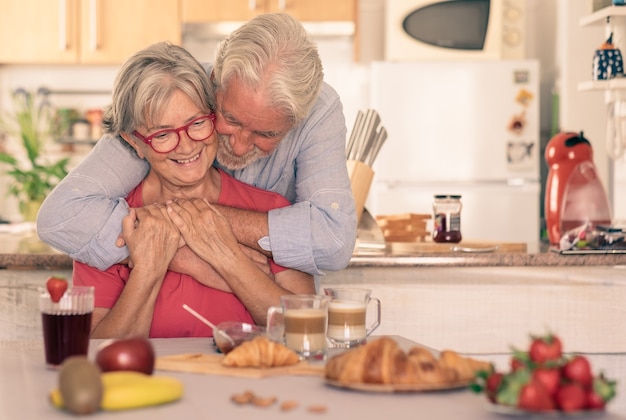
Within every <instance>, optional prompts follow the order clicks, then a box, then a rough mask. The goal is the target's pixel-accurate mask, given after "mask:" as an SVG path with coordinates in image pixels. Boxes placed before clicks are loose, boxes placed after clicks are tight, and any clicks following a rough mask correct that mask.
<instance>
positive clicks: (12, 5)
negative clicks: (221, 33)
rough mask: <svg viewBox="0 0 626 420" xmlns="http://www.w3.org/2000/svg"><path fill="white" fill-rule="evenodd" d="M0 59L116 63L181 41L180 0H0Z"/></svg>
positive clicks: (32, 61)
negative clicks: (159, 44) (152, 46)
mask: <svg viewBox="0 0 626 420" xmlns="http://www.w3.org/2000/svg"><path fill="white" fill-rule="evenodd" d="M0 10H2V13H1V14H0V63H14V64H76V63H80V64H119V63H122V62H123V61H124V60H125V59H126V58H128V57H129V56H130V55H131V54H133V53H134V52H136V51H137V50H139V49H141V48H143V47H146V46H148V45H149V44H152V43H154V42H157V41H163V40H168V41H171V42H173V43H175V44H180V43H181V37H182V26H181V20H180V7H179V0H131V1H129V0H46V1H41V0H20V1H15V0H0Z"/></svg>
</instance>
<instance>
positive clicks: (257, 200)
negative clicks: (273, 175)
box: [218, 169, 291, 211]
mask: <svg viewBox="0 0 626 420" xmlns="http://www.w3.org/2000/svg"><path fill="white" fill-rule="evenodd" d="M219 171H220V175H221V178H222V189H221V191H220V197H219V200H218V204H222V205H225V206H231V207H238V208H244V209H249V210H258V211H268V210H271V209H275V208H279V207H286V206H288V205H290V204H291V203H289V201H288V200H287V199H286V198H285V197H283V196H282V195H280V194H278V193H275V192H273V191H267V190H263V189H261V188H257V187H255V186H252V185H249V184H246V183H245V182H241V181H239V180H237V179H235V178H233V177H232V176H230V175H228V174H227V173H226V172H224V171H223V170H221V169H219Z"/></svg>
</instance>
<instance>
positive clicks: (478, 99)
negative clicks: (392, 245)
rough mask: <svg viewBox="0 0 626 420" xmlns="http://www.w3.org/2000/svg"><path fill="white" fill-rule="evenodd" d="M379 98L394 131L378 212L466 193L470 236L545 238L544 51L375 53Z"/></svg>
mask: <svg viewBox="0 0 626 420" xmlns="http://www.w3.org/2000/svg"><path fill="white" fill-rule="evenodd" d="M370 99H371V103H370V106H371V108H373V109H375V110H377V111H378V113H379V114H380V117H381V124H382V125H383V126H384V127H385V128H386V129H387V132H388V139H387V141H386V142H385V144H384V146H383V147H382V149H381V151H380V154H379V155H378V157H377V158H376V160H375V162H374V165H373V169H374V173H375V175H374V179H373V181H372V186H371V188H370V192H369V195H368V200H367V203H366V207H367V209H368V210H369V211H370V213H372V214H373V215H379V214H380V215H382V214H397V213H407V212H411V213H432V202H433V195H435V194H461V195H462V199H461V200H462V204H463V209H462V211H461V232H462V235H463V239H464V240H476V241H502V242H525V243H527V244H528V247H529V250H531V251H532V250H535V249H536V248H537V247H538V245H539V238H540V222H539V220H540V194H541V188H540V169H539V162H540V159H543V156H542V151H541V150H540V145H539V63H538V62H537V61H535V60H519V61H488V62H484V61H481V62H469V61H468V62H464V61H463V62H461V61H420V62H375V63H372V80H371V92H370Z"/></svg>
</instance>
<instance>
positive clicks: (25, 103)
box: [0, 89, 69, 205]
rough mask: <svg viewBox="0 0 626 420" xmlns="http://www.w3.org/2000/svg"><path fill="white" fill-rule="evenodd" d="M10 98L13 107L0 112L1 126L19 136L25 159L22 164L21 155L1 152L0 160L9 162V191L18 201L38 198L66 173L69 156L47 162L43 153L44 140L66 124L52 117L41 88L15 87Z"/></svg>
mask: <svg viewBox="0 0 626 420" xmlns="http://www.w3.org/2000/svg"><path fill="white" fill-rule="evenodd" d="M12 99H13V111H12V112H5V113H4V114H2V115H0V129H1V130H2V131H3V132H4V133H6V134H7V135H10V136H15V137H18V138H20V139H21V145H22V147H23V149H24V150H23V152H25V154H26V158H27V161H26V164H24V159H20V158H19V157H18V156H14V155H12V154H9V153H8V152H0V162H4V163H6V164H8V165H9V166H10V169H9V170H8V171H6V173H7V174H8V175H10V176H12V177H13V178H14V180H15V182H14V183H13V184H12V185H11V186H10V187H9V194H11V195H13V196H15V197H16V198H17V199H18V200H19V202H20V205H23V204H24V203H27V202H31V201H34V202H37V201H39V202H40V201H43V199H44V198H45V197H46V195H48V193H49V192H50V191H51V190H52V189H53V188H54V187H55V186H56V184H58V183H59V181H61V179H63V178H64V177H65V176H66V175H67V164H68V162H69V158H63V159H59V160H57V161H55V162H49V161H47V159H46V157H45V156H44V148H45V145H46V141H47V140H48V139H49V138H51V137H52V136H55V135H58V134H60V133H61V132H63V131H64V130H66V129H67V127H63V126H62V125H61V123H59V122H58V119H56V118H55V116H54V109H53V108H52V107H51V106H50V103H49V102H48V101H47V96H46V95H45V94H43V93H42V92H38V93H37V94H33V93H31V92H27V91H25V90H24V89H17V90H15V91H14V92H13V93H12Z"/></svg>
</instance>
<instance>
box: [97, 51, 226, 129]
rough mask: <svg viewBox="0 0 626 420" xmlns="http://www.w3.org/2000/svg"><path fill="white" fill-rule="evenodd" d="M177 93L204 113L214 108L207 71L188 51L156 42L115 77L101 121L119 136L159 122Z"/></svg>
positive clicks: (123, 67) (140, 52)
mask: <svg viewBox="0 0 626 420" xmlns="http://www.w3.org/2000/svg"><path fill="white" fill-rule="evenodd" d="M176 90H181V91H182V92H184V93H185V94H186V95H187V96H189V98H190V99H191V100H192V102H193V103H194V104H195V105H196V106H197V107H198V108H199V109H200V110H202V111H203V112H206V113H207V114H208V113H210V112H211V111H212V110H213V109H214V108H215V107H214V103H215V92H214V91H213V88H212V86H211V83H210V81H209V77H208V75H207V73H206V70H205V69H204V67H202V65H201V64H200V63H199V62H198V61H197V60H196V59H195V58H194V57H193V56H192V55H191V54H190V53H189V52H188V51H187V50H185V49H184V48H182V47H179V46H177V45H173V44H171V43H169V42H159V43H156V44H153V45H151V46H149V47H147V48H145V49H143V50H141V51H139V52H137V53H135V54H134V55H133V56H132V57H130V58H129V59H128V60H127V61H126V62H125V63H124V64H123V65H122V68H121V69H120V71H119V73H118V74H117V77H116V78H115V84H114V86H113V93H112V99H111V105H110V106H109V107H108V108H107V109H106V111H105V114H104V118H103V125H104V128H105V130H106V131H107V132H108V133H112V134H115V135H119V134H120V133H121V132H126V133H132V132H133V131H134V130H135V129H137V127H141V126H147V125H149V124H151V123H156V122H158V121H159V118H160V117H161V112H162V111H163V108H164V107H165V105H166V104H167V102H168V100H169V99H170V97H171V95H172V94H173V93H174V92H175V91H176Z"/></svg>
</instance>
